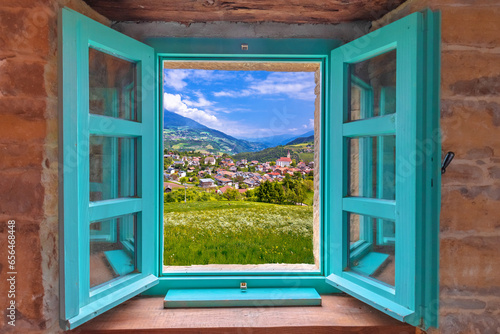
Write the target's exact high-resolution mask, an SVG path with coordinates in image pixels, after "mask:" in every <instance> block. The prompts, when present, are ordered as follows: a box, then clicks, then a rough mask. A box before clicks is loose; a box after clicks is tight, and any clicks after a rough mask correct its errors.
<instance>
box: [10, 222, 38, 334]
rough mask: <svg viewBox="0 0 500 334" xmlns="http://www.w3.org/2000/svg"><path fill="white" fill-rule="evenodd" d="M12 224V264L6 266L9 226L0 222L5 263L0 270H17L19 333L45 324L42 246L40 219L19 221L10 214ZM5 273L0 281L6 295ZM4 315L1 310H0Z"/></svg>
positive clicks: (16, 292)
mask: <svg viewBox="0 0 500 334" xmlns="http://www.w3.org/2000/svg"><path fill="white" fill-rule="evenodd" d="M12 219H14V220H15V221H16V224H15V257H16V258H15V264H14V265H15V267H14V268H10V267H8V265H9V263H7V262H6V261H5V260H6V259H7V255H8V254H7V251H8V248H7V245H6V243H4V242H3V240H7V236H8V230H7V224H6V222H4V221H2V222H1V224H0V225H1V227H0V238H1V240H2V246H3V247H1V248H0V257H1V259H0V261H1V263H2V266H4V268H3V269H5V272H4V270H2V273H6V272H16V273H17V274H15V301H16V330H17V331H18V332H19V333H21V332H25V331H27V330H39V329H43V328H44V326H45V325H44V324H45V320H44V315H43V295H44V290H43V274H42V267H41V258H42V257H41V247H40V237H39V229H40V226H39V223H38V222H33V221H21V220H19V219H16V218H15V217H12ZM6 275H7V274H5V275H2V277H3V279H2V280H1V281H2V283H1V284H0V291H1V293H2V296H6V295H7V294H6V293H5V292H7V291H8V290H7V289H9V286H8V285H4V282H3V281H6ZM2 316H3V312H2Z"/></svg>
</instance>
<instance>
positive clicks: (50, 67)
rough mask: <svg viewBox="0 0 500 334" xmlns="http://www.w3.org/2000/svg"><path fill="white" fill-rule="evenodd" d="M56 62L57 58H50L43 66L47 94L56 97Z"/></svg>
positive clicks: (57, 79)
mask: <svg viewBox="0 0 500 334" xmlns="http://www.w3.org/2000/svg"><path fill="white" fill-rule="evenodd" d="M57 70H58V63H57V58H56V57H53V58H50V61H49V62H47V65H46V66H45V86H46V87H47V96H49V97H53V98H57V96H58V82H59V78H58V76H57V75H58V74H57Z"/></svg>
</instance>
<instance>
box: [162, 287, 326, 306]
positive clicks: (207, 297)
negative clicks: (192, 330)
mask: <svg viewBox="0 0 500 334" xmlns="http://www.w3.org/2000/svg"><path fill="white" fill-rule="evenodd" d="M319 305H321V297H320V295H319V294H318V292H316V290H314V289H313V288H251V287H249V288H248V289H247V290H246V291H242V290H241V289H171V290H169V291H168V292H167V295H166V296H165V299H164V301H163V307H164V308H185V307H263V306H274V307H275V306H319Z"/></svg>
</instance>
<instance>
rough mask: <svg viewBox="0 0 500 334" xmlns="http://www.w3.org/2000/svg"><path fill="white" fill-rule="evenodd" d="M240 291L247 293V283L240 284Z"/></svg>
mask: <svg viewBox="0 0 500 334" xmlns="http://www.w3.org/2000/svg"><path fill="white" fill-rule="evenodd" d="M240 290H241V292H247V283H246V282H241V283H240Z"/></svg>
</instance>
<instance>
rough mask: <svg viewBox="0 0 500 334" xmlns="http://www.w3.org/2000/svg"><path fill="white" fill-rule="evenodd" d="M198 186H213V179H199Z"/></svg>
mask: <svg viewBox="0 0 500 334" xmlns="http://www.w3.org/2000/svg"><path fill="white" fill-rule="evenodd" d="M199 186H200V187H201V188H211V187H215V181H214V180H212V179H200V184H199Z"/></svg>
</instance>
